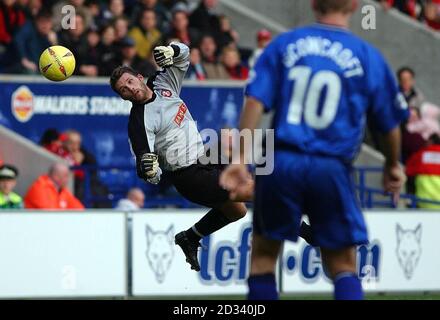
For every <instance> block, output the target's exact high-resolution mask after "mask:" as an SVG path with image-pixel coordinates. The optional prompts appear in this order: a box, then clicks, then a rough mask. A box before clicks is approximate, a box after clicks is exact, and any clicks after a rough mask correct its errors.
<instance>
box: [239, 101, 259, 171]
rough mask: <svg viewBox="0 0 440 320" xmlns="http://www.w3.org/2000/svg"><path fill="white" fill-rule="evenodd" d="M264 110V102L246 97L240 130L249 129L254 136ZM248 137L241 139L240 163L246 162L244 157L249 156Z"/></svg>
mask: <svg viewBox="0 0 440 320" xmlns="http://www.w3.org/2000/svg"><path fill="white" fill-rule="evenodd" d="M263 112H264V106H263V104H262V103H261V102H260V101H259V100H257V99H255V98H254V97H246V100H245V103H244V107H243V111H242V114H241V117H240V125H239V130H240V132H241V131H243V130H249V131H251V132H252V137H253V136H254V131H255V129H256V128H257V127H258V125H259V124H260V121H261V117H262V115H263ZM250 142H251V141H248V139H243V141H240V163H245V161H244V159H245V157H247V154H246V152H247V150H250V147H251V146H250V145H249V143H250Z"/></svg>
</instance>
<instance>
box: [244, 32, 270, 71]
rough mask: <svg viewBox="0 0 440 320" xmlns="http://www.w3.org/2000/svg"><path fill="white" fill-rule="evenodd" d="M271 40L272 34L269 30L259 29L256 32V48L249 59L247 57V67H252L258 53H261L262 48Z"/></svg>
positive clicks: (258, 55)
mask: <svg viewBox="0 0 440 320" xmlns="http://www.w3.org/2000/svg"><path fill="white" fill-rule="evenodd" d="M271 40H272V34H271V33H270V31H268V30H266V29H261V30H260V31H258V33H257V48H256V49H255V50H254V52H253V53H252V55H251V57H250V59H249V62H248V64H249V68H251V69H252V68H253V67H254V65H255V63H256V62H257V60H258V58H259V57H260V55H261V54H262V53H263V50H264V49H265V48H266V47H267V45H268V44H269V43H270V41H271Z"/></svg>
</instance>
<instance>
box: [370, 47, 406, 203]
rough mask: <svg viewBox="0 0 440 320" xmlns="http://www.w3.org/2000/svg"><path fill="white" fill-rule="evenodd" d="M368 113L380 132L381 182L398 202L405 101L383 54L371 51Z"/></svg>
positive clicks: (402, 180)
mask: <svg viewBox="0 0 440 320" xmlns="http://www.w3.org/2000/svg"><path fill="white" fill-rule="evenodd" d="M369 58H370V59H369V87H370V99H371V100H370V101H371V106H370V110H369V112H370V115H371V116H372V117H373V120H374V126H375V129H376V130H378V131H379V132H380V133H381V134H382V143H383V147H384V148H383V149H384V155H385V159H386V160H385V165H384V173H383V186H384V190H385V191H387V192H391V193H394V199H395V202H397V200H398V197H399V193H400V189H401V187H402V186H403V184H404V183H405V180H406V177H405V174H404V173H403V170H402V167H401V165H400V163H399V161H400V150H401V134H400V124H401V123H402V122H403V121H405V120H406V119H407V118H408V115H409V113H408V105H407V103H406V101H405V99H404V97H403V95H402V93H401V92H400V91H399V88H398V86H397V82H396V79H395V77H394V73H393V71H392V70H391V68H390V67H389V65H388V64H387V63H386V61H385V59H384V58H383V57H382V55H381V54H380V53H379V52H377V51H371V52H370V57H369Z"/></svg>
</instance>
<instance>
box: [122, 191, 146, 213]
mask: <svg viewBox="0 0 440 320" xmlns="http://www.w3.org/2000/svg"><path fill="white" fill-rule="evenodd" d="M144 202H145V194H144V192H143V191H142V190H141V189H139V188H132V189H130V190H128V192H127V196H126V198H125V199H121V200H119V201H118V204H117V205H116V207H115V209H117V210H124V211H136V210H140V209H142V208H143V207H144Z"/></svg>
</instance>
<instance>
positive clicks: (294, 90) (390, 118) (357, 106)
mask: <svg viewBox="0 0 440 320" xmlns="http://www.w3.org/2000/svg"><path fill="white" fill-rule="evenodd" d="M245 94H246V95H247V96H251V97H254V98H256V99H257V100H259V101H260V102H261V103H263V105H264V107H265V110H266V111H270V110H274V111H275V115H274V120H273V128H274V129H275V148H277V147H288V148H289V147H290V148H294V149H295V150H299V151H301V152H304V153H306V154H312V155H313V154H317V155H324V156H335V157H337V158H341V159H343V160H348V161H351V160H353V158H354V157H355V156H356V154H357V152H358V150H359V148H360V145H361V142H362V140H363V136H364V129H365V125H366V118H367V114H369V115H370V116H371V117H372V122H373V124H374V125H375V127H376V129H377V130H379V131H381V132H383V133H387V132H389V131H390V130H392V129H394V128H395V127H396V126H398V125H399V124H400V122H402V121H403V120H404V119H406V118H407V117H408V106H407V104H406V102H405V99H404V97H403V95H402V94H401V93H400V92H399V89H398V85H397V83H396V80H395V77H394V74H393V72H392V71H391V69H390V67H389V66H388V64H387V63H386V61H385V59H384V58H383V56H382V55H381V54H380V52H379V51H378V50H377V49H375V48H374V47H372V46H371V45H369V44H368V43H367V42H365V41H363V40H362V39H360V38H358V37H357V36H355V35H354V34H352V33H350V32H349V31H347V30H345V29H341V28H337V27H331V26H327V25H322V24H314V25H311V26H307V27H303V28H298V29H295V30H292V31H290V32H287V33H284V34H282V35H280V36H279V37H278V38H276V39H275V40H274V41H272V43H271V44H270V45H269V46H268V47H267V48H266V49H265V51H264V52H263V54H262V55H261V56H260V58H259V59H258V61H257V63H256V65H255V68H254V70H252V71H251V75H250V80H249V84H248V86H247V88H246V92H245Z"/></svg>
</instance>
